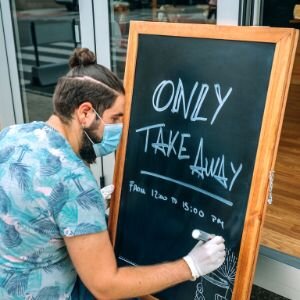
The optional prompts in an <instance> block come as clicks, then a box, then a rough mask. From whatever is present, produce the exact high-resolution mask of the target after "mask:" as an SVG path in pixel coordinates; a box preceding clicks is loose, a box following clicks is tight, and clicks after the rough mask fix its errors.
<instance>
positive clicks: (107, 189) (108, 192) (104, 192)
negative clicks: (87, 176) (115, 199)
mask: <svg viewBox="0 0 300 300" xmlns="http://www.w3.org/2000/svg"><path fill="white" fill-rule="evenodd" d="M114 189H115V186H114V185H113V184H110V185H107V186H105V187H104V188H102V189H101V193H102V196H103V198H104V199H105V200H107V199H109V198H110V196H111V194H112V193H113V191H114Z"/></svg>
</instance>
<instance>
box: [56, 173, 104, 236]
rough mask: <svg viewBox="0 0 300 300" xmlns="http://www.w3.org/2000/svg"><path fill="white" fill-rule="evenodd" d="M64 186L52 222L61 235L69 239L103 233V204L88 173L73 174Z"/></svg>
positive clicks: (90, 174)
mask: <svg viewBox="0 0 300 300" xmlns="http://www.w3.org/2000/svg"><path fill="white" fill-rule="evenodd" d="M63 185H64V187H63V189H64V193H63V194H64V196H63V197H62V207H61V209H59V212H58V213H57V214H56V220H55V221H56V224H57V226H58V228H59V232H60V234H61V235H62V236H69V237H70V236H77V235H83V234H90V233H96V232H101V231H104V230H106V229H107V224H106V219H105V204H104V203H105V202H104V199H103V196H102V194H101V191H100V190H99V188H98V185H97V182H96V180H95V178H94V176H93V175H92V173H91V172H90V170H85V168H80V169H79V170H76V171H74V172H72V174H71V175H70V174H69V175H68V176H67V178H65V179H64V182H63Z"/></svg>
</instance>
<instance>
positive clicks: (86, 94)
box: [53, 48, 125, 163]
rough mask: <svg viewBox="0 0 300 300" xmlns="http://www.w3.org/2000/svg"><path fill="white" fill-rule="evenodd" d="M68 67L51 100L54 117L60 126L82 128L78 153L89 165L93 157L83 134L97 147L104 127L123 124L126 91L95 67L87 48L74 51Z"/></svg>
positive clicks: (89, 144)
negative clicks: (76, 125)
mask: <svg viewBox="0 0 300 300" xmlns="http://www.w3.org/2000/svg"><path fill="white" fill-rule="evenodd" d="M70 67H71V68H72V69H71V70H70V72H69V73H68V74H67V75H66V76H65V77H62V78H60V79H59V81H58V83H57V86H56V89H55V92H54V96H53V109H54V114H55V115H56V116H57V117H58V118H59V119H60V120H61V122H62V123H64V124H66V125H68V124H70V123H72V122H76V123H78V126H80V127H81V128H82V132H81V133H82V134H81V137H80V138H81V141H80V142H79V144H80V151H79V153H80V155H81V157H82V159H84V160H85V161H87V162H89V163H92V162H94V161H95V159H96V155H95V153H94V151H93V144H92V142H91V141H90V140H89V139H88V137H87V136H86V134H85V132H86V133H87V134H88V135H89V137H90V138H91V139H92V141H93V142H94V143H98V142H99V141H100V140H101V138H102V136H103V130H104V124H113V123H120V122H122V116H123V111H124V102H125V99H124V94H125V90H124V87H123V84H122V82H121V80H120V79H119V78H118V77H117V76H116V75H115V74H113V73H112V72H111V71H110V70H108V69H107V68H105V67H103V66H101V65H98V64H96V63H95V56H94V54H93V53H92V52H91V51H89V50H88V49H86V48H84V49H76V50H75V52H74V54H73V55H72V56H71V58H70ZM97 114H98V115H99V116H100V117H101V118H99V117H98V116H97ZM84 131H85V132H84Z"/></svg>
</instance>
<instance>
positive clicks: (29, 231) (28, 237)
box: [0, 49, 225, 299]
mask: <svg viewBox="0 0 300 300" xmlns="http://www.w3.org/2000/svg"><path fill="white" fill-rule="evenodd" d="M70 66H71V67H72V69H71V71H70V72H69V73H68V74H67V76H65V77H63V78H61V79H60V80H59V81H58V84H57V86H56V89H55V92H54V96H53V108H54V113H53V115H52V116H51V117H50V118H49V120H48V121H47V122H46V123H45V122H33V123H29V124H22V125H14V126H11V127H8V128H5V129H4V130H3V131H1V133H0V240H1V243H0V299H71V293H72V290H73V288H74V284H75V281H76V277H77V274H78V275H79V276H80V278H81V280H82V281H83V283H84V284H85V286H86V287H87V288H88V289H89V290H90V291H91V293H92V294H93V295H94V296H95V297H96V298H99V299H119V298H128V297H136V296H140V295H145V294H150V293H153V292H156V291H159V290H162V289H165V288H167V287H170V286H172V285H175V284H177V283H180V282H183V281H186V280H192V279H196V278H198V277H199V276H202V275H205V274H207V273H209V272H211V271H213V270H215V269H216V268H218V267H219V266H221V264H222V263H223V261H224V257H225V250H224V249H225V247H224V240H223V238H221V237H214V238H213V239H211V240H210V241H209V242H207V243H205V244H204V245H202V244H201V243H198V244H197V245H196V246H195V248H194V249H192V251H191V252H190V253H189V254H188V255H187V256H186V257H184V258H183V259H179V260H177V261H174V262H169V263H164V264H160V265H155V266H145V267H142V266H141V267H124V268H118V267H117V264H116V259H115V256H114V252H113V248H112V245H111V242H110V239H109V235H108V232H107V227H106V222H105V208H104V204H103V199H102V195H101V193H100V191H99V189H98V186H97V183H96V181H95V179H94V177H93V175H92V173H91V171H90V170H89V168H88V166H87V164H86V163H92V162H93V161H94V160H95V158H96V157H97V156H101V155H106V154H108V153H110V152H112V151H114V150H115V149H116V147H117V145H118V142H119V139H120V135H121V131H122V123H121V122H122V116H123V112H124V102H125V97H124V94H125V92H124V88H123V86H122V83H121V81H120V80H119V79H118V78H117V77H116V76H115V75H114V74H113V73H111V72H110V71H109V70H107V69H106V68H104V67H102V66H100V65H97V64H96V62H95V56H94V54H93V53H92V52H90V51H89V50H88V49H77V50H76V51H75V52H74V54H73V56H72V57H71V59H70ZM76 297H77V295H75V294H74V293H73V294H72V298H76Z"/></svg>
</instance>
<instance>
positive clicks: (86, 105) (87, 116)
mask: <svg viewBox="0 0 300 300" xmlns="http://www.w3.org/2000/svg"><path fill="white" fill-rule="evenodd" d="M92 112H93V106H92V104H91V102H89V101H85V102H83V103H81V104H80V105H79V107H78V109H77V111H76V113H77V117H78V120H79V122H80V124H81V125H82V126H83V127H86V126H89V124H90V123H91V117H93V114H91V113H92Z"/></svg>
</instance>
